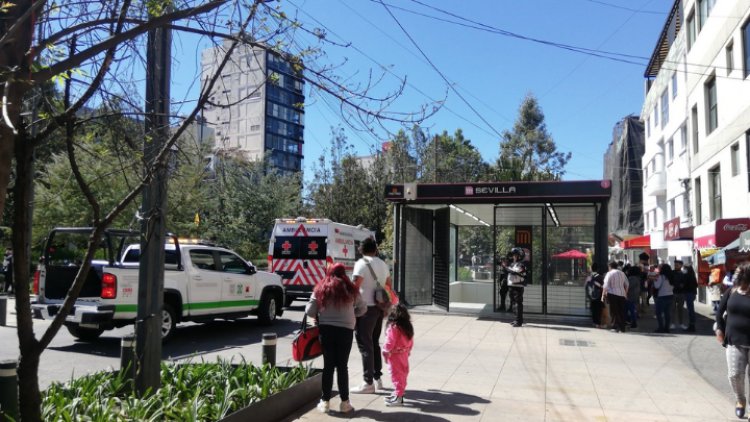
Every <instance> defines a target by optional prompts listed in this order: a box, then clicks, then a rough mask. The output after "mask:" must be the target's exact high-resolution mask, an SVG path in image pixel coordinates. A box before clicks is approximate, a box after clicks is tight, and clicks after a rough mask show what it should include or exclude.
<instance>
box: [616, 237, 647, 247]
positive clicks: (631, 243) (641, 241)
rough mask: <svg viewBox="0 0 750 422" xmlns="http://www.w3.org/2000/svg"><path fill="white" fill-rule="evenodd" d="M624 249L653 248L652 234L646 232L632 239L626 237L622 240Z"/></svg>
mask: <svg viewBox="0 0 750 422" xmlns="http://www.w3.org/2000/svg"><path fill="white" fill-rule="evenodd" d="M622 248H623V249H650V248H651V235H650V234H645V235H643V236H636V237H633V238H630V239H626V240H625V241H624V242H622Z"/></svg>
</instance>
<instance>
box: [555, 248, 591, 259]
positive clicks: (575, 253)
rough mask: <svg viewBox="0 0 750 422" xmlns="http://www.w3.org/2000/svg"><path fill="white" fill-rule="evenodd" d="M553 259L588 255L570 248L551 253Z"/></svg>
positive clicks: (580, 257) (578, 257)
mask: <svg viewBox="0 0 750 422" xmlns="http://www.w3.org/2000/svg"><path fill="white" fill-rule="evenodd" d="M552 258H553V259H586V258H588V255H586V254H585V253H583V252H581V251H578V250H575V249H571V250H569V251H565V252H561V253H559V254H557V255H552Z"/></svg>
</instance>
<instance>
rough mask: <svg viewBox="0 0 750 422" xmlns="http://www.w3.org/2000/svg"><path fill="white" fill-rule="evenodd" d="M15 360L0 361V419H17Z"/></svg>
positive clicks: (16, 363)
mask: <svg viewBox="0 0 750 422" xmlns="http://www.w3.org/2000/svg"><path fill="white" fill-rule="evenodd" d="M17 366H18V362H17V361H15V360H2V361H0V421H6V420H13V421H17V420H19V419H20V418H19V415H18V373H17V371H16V368H17Z"/></svg>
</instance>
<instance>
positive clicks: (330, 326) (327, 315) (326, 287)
mask: <svg viewBox="0 0 750 422" xmlns="http://www.w3.org/2000/svg"><path fill="white" fill-rule="evenodd" d="M326 273H327V274H326V277H325V278H324V279H323V280H321V281H320V282H318V284H317V285H316V286H315V289H314V290H313V294H312V296H311V297H310V301H309V302H308V303H307V306H306V308H305V313H306V314H307V315H308V316H309V317H311V318H317V320H318V326H319V327H320V344H321V346H322V347H323V380H322V381H323V394H322V395H321V398H320V403H318V410H319V411H321V412H324V413H328V411H329V410H330V404H329V401H330V400H331V391H332V390H333V371H334V369H335V370H336V375H337V377H336V383H337V385H338V387H339V395H340V396H341V404H340V405H339V411H340V412H342V413H349V412H352V411H354V408H353V407H352V405H351V403H349V367H348V362H349V354H350V352H351V350H352V340H353V339H354V326H355V324H356V317H358V316H360V315H363V314H364V313H365V312H367V304H366V303H365V302H364V301H363V300H362V297H361V296H360V294H359V289H358V288H357V287H356V286H355V285H354V284H353V283H352V282H351V281H350V280H349V277H348V276H347V275H346V269H345V268H344V266H343V265H342V264H334V265H332V266H330V267H329V268H328V271H327V272H326Z"/></svg>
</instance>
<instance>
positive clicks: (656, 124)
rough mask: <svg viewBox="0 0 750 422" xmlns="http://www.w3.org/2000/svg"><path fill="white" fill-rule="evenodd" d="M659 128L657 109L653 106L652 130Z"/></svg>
mask: <svg viewBox="0 0 750 422" xmlns="http://www.w3.org/2000/svg"><path fill="white" fill-rule="evenodd" d="M657 127H659V109H658V107H657V106H654V129H656V128H657Z"/></svg>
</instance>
